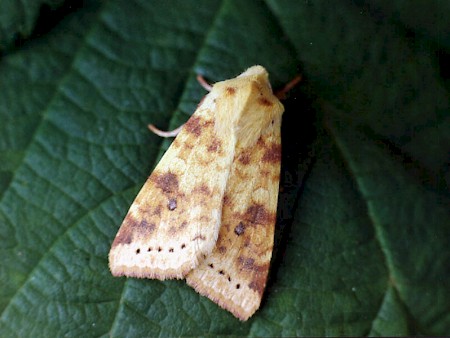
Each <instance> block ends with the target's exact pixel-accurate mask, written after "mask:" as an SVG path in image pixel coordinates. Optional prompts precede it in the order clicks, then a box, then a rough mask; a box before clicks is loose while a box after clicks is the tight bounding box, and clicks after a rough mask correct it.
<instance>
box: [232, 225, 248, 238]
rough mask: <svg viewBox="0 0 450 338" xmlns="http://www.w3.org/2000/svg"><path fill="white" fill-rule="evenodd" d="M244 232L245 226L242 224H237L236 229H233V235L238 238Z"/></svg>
mask: <svg viewBox="0 0 450 338" xmlns="http://www.w3.org/2000/svg"><path fill="white" fill-rule="evenodd" d="M244 231H245V225H244V223H242V222H239V224H238V225H236V228H234V233H235V234H236V235H238V236H240V235H242V234H243V233H244Z"/></svg>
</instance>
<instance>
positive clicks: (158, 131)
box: [147, 124, 184, 137]
mask: <svg viewBox="0 0 450 338" xmlns="http://www.w3.org/2000/svg"><path fill="white" fill-rule="evenodd" d="M183 126H184V124H182V125H181V126H179V127H178V128H176V129H174V130H168V131H164V130H161V129H158V128H156V127H155V126H154V125H153V124H149V125H148V126H147V127H148V129H150V131H151V132H152V133H154V134H156V135H158V136H161V137H175V136H177V135H178V134H179V133H180V131H181V128H183Z"/></svg>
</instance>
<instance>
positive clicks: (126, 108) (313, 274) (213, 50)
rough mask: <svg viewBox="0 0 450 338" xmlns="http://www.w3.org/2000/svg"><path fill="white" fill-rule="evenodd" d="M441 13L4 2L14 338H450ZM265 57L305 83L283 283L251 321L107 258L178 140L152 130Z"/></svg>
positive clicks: (276, 260)
mask: <svg viewBox="0 0 450 338" xmlns="http://www.w3.org/2000/svg"><path fill="white" fill-rule="evenodd" d="M42 3H44V2H42ZM52 3H53V5H52ZM58 3H59V2H56V1H51V2H50V1H49V2H45V3H44V4H45V5H48V6H50V7H51V8H56V6H57V4H58ZM413 3H414V4H417V6H414V5H412V4H413ZM426 4H427V6H426V11H428V12H429V13H431V14H432V18H433V19H432V20H431V19H430V20H427V19H424V17H423V14H424V13H423V12H424V10H423V8H424V5H423V4H421V3H419V2H408V1H406V2H405V1H401V0H395V1H383V0H378V1H370V2H368V1H367V2H366V1H362V0H361V1H348V2H346V1H343V2H342V1H341V2H336V3H333V4H330V2H329V1H306V2H305V1H301V2H299V1H294V0H282V1H274V0H267V1H235V0H228V1H227V0H223V1H218V0H217V1H210V0H209V1H207V0H202V1H186V0H179V1H130V0H128V1H125V0H114V1H109V2H100V1H99V2H96V1H93V0H92V1H85V2H84V3H83V6H81V5H79V6H78V7H75V8H74V9H72V11H71V12H70V13H68V12H67V11H65V10H61V11H54V12H53V11H50V14H48V13H47V15H50V17H51V20H52V22H53V23H54V25H53V27H52V28H51V29H48V30H46V31H45V30H44V31H43V30H42V29H41V30H40V28H39V27H40V26H39V21H40V20H41V19H42V18H41V17H39V18H37V19H36V17H37V15H38V14H37V13H39V11H38V7H39V6H38V5H33V6H34V7H33V6H31V5H30V6H29V7H27V11H26V12H25V11H22V12H20V13H19V12H17V11H15V10H14V9H15V8H20V7H19V6H20V5H23V6H25V3H23V2H21V3H20V5H19V2H13V1H9V2H8V4H7V5H5V6H7V7H6V8H7V9H10V10H9V11H8V14H5V13H6V12H4V11H3V9H1V10H0V13H2V14H1V15H0V27H1V29H0V32H1V34H0V43H1V46H2V47H4V46H7V47H8V48H9V49H4V55H3V56H2V57H1V59H0V74H1V76H0V121H1V123H0V241H1V245H0V253H1V256H2V262H1V263H0V283H1V285H2V287H1V288H0V309H1V313H0V336H2V337H15V336H17V337H19V336H20V337H31V336H33V337H36V336H38V337H51V336H69V337H79V336H83V337H88V336H114V337H123V336H129V337H141V336H180V335H181V336H217V335H233V336H247V335H254V336H304V335H306V336H312V335H334V336H336V335H346V336H348V335H417V334H423V335H448V334H449V333H450V315H449V314H450V305H449V304H450V285H449V280H450V264H449V262H450V250H449V249H448V241H449V238H450V211H449V206H450V203H449V202H450V193H449V191H450V190H449V185H450V184H449V183H450V172H449V157H448V154H449V153H450V137H449V135H450V114H449V108H450V107H449V102H450V100H449V94H448V93H449V86H448V84H449V81H448V79H449V72H448V68H447V67H446V66H445V61H446V60H447V61H448V53H449V50H450V47H449V44H448V41H447V40H446V39H445V38H443V36H445V34H444V33H445V32H449V31H450V24H449V23H448V20H446V19H445V18H446V17H445V15H446V13H447V12H448V11H446V7H448V5H446V4H444V3H443V2H442V1H438V0H434V1H427V2H426ZM3 5H4V4H3V3H2V6H3ZM52 6H53V7H52ZM420 9H422V10H420ZM24 13H26V14H24ZM431 14H430V15H431ZM40 15H42V12H40ZM11 22H27V25H26V29H24V30H22V29H21V28H20V27H22V26H20V25H19V24H16V25H11ZM36 22H38V23H37V24H36V26H33V25H35V23H36ZM5 27H6V28H5ZM24 27H25V26H24ZM17 32H19V33H20V34H22V35H23V36H24V37H25V38H26V39H25V41H23V43H21V44H19V45H16V47H11V46H12V42H13V41H15V39H16V34H17ZM33 32H34V33H33ZM36 32H41V33H39V34H36ZM42 32H43V33H42ZM443 32H444V33H443ZM30 34H31V35H30ZM447 35H448V34H447ZM254 64H261V65H264V66H265V67H266V68H267V69H268V70H269V72H270V77H271V82H272V84H273V86H274V87H275V88H277V87H281V86H282V85H283V84H285V83H286V82H288V81H289V80H290V79H292V78H293V77H294V76H295V74H296V73H297V72H298V71H299V70H300V71H301V73H302V74H303V82H302V83H301V84H300V85H299V86H297V87H296V88H294V89H293V90H292V91H291V92H290V95H289V98H288V99H287V100H286V101H285V102H284V103H285V107H286V112H285V114H284V117H283V127H282V134H283V136H282V137H283V139H282V141H283V158H282V178H281V193H280V196H279V208H278V221H277V228H276V246H275V249H274V257H273V259H272V264H271V272H270V279H269V282H268V286H267V288H266V292H265V296H264V299H263V303H262V305H261V308H260V309H259V310H258V311H257V312H256V314H255V315H254V316H253V317H252V318H251V319H250V320H249V321H247V322H245V323H242V322H240V321H238V320H237V319H235V318H234V317H233V316H232V315H231V314H229V313H228V312H226V311H224V310H222V309H220V308H219V307H218V306H217V305H216V304H214V303H213V302H211V301H210V300H208V299H207V298H205V297H202V296H200V295H198V294H197V293H195V291H193V290H192V289H191V288H189V287H188V286H186V284H185V283H184V281H165V282H160V281H156V280H138V279H133V278H130V279H126V278H114V277H112V276H111V274H110V272H109V269H108V259H107V255H108V252H109V248H110V245H111V242H112V240H113V238H114V236H115V234H116V232H117V230H118V228H119V226H120V224H121V222H122V219H123V217H124V216H125V214H126V212H127V210H128V207H129V206H130V204H131V202H132V201H133V199H134V197H135V195H136V193H137V192H138V191H139V189H140V187H141V186H142V184H143V183H144V181H145V179H146V177H147V176H148V175H149V173H150V172H151V170H152V168H153V167H154V166H155V165H156V163H157V162H158V159H159V158H160V156H161V155H162V153H163V152H164V151H165V150H166V149H167V147H168V145H169V144H170V141H168V140H162V139H161V138H159V137H157V136H156V135H153V134H152V133H150V132H149V131H148V130H147V128H146V125H147V124H148V123H154V124H156V125H157V126H158V127H160V128H161V129H170V128H174V127H177V126H179V125H180V124H181V123H183V122H184V121H186V120H187V118H188V117H189V116H190V115H191V114H192V113H193V111H194V110H195V107H196V105H197V103H198V102H199V101H200V99H201V97H202V96H203V95H204V94H205V92H204V90H203V89H202V88H201V87H200V86H199V85H198V83H197V82H196V79H195V77H196V74H197V73H201V74H203V75H204V76H205V77H206V78H207V79H209V80H211V81H219V80H223V79H226V78H230V77H233V76H235V75H237V74H239V73H240V72H242V71H243V70H244V69H245V68H246V67H249V66H251V65H254Z"/></svg>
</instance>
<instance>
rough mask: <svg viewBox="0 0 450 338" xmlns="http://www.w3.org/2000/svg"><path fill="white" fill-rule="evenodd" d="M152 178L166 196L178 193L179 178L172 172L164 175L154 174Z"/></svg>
mask: <svg viewBox="0 0 450 338" xmlns="http://www.w3.org/2000/svg"><path fill="white" fill-rule="evenodd" d="M150 178H151V179H153V181H154V182H155V185H156V187H157V188H159V189H161V190H162V191H163V192H164V193H165V194H171V193H174V192H176V191H178V184H179V183H178V177H177V175H175V174H173V173H171V172H167V173H164V174H158V173H157V172H153V174H152V175H151V176H150Z"/></svg>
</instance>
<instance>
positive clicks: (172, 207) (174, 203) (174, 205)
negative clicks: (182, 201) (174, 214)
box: [167, 198, 177, 211]
mask: <svg viewBox="0 0 450 338" xmlns="http://www.w3.org/2000/svg"><path fill="white" fill-rule="evenodd" d="M167 208H169V210H170V211H173V210H175V209H176V208H177V200H176V199H175V198H171V199H169V202H168V203H167Z"/></svg>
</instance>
